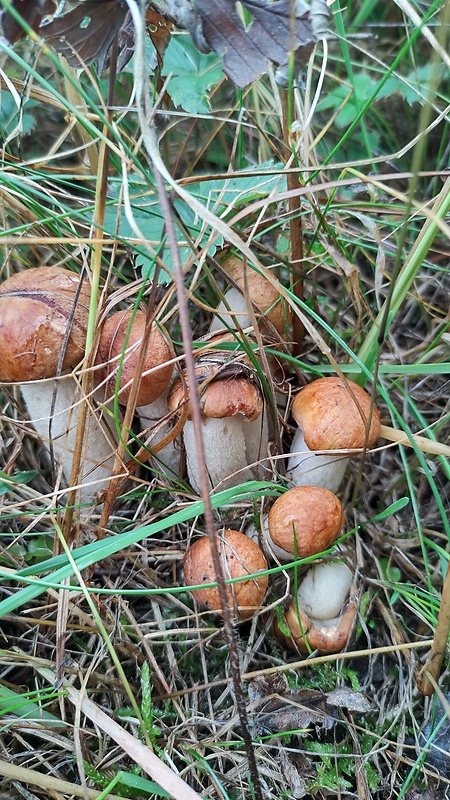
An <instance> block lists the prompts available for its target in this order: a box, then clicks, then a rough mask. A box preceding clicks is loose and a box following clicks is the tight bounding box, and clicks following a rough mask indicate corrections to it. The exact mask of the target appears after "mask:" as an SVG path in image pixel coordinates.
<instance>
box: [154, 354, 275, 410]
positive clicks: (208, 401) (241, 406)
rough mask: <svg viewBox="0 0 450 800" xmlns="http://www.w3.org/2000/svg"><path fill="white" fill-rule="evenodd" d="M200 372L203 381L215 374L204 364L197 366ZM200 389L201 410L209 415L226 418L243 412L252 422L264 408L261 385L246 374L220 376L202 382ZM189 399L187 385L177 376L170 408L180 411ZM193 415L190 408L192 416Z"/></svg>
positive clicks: (169, 398) (198, 375)
mask: <svg viewBox="0 0 450 800" xmlns="http://www.w3.org/2000/svg"><path fill="white" fill-rule="evenodd" d="M196 375H197V377H198V379H199V380H200V381H202V380H208V379H209V378H210V377H211V375H212V373H211V372H210V371H208V370H207V368H205V367H200V368H196ZM199 392H200V394H199V404H200V410H201V412H202V414H204V416H205V417H212V418H214V419H224V418H225V417H234V416H236V414H242V415H243V416H244V417H245V418H246V419H247V420H248V421H249V422H251V421H252V420H255V419H258V417H259V416H260V414H261V413H262V410H263V407H264V403H263V398H262V396H261V392H260V390H259V388H258V387H257V385H256V384H255V383H253V382H252V381H249V380H248V379H247V378H245V377H242V376H238V377H230V378H222V379H220V378H217V379H215V380H210V382H209V383H202V382H200V385H199ZM187 401H188V398H187V387H186V385H185V384H183V382H182V381H181V379H180V378H177V379H176V380H175V381H174V383H173V385H172V387H171V390H170V393H169V397H168V400H167V402H168V407H169V410H170V411H179V409H180V408H181V406H182V405H183V404H184V403H186V402H187ZM190 417H191V414H190V411H189V414H188V418H189V419H190Z"/></svg>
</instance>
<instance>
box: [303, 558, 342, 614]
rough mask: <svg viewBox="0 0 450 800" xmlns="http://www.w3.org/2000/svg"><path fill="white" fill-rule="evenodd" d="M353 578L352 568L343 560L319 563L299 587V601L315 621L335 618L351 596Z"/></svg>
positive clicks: (309, 571) (307, 574) (310, 570)
mask: <svg viewBox="0 0 450 800" xmlns="http://www.w3.org/2000/svg"><path fill="white" fill-rule="evenodd" d="M352 581H353V575H352V571H351V569H349V567H347V565H346V564H344V563H343V562H342V561H326V562H325V563H323V564H317V565H316V566H314V567H311V569H309V570H308V572H307V573H306V575H305V577H304V578H303V580H302V582H301V584H300V586H299V588H298V602H299V605H300V606H301V607H302V608H303V610H304V611H306V613H307V614H308V616H309V617H310V618H311V620H312V621H314V622H315V623H318V622H319V620H320V621H322V620H334V618H335V617H337V616H338V615H339V614H340V612H341V610H342V606H343V605H344V603H345V601H346V600H347V598H348V596H349V593H350V589H351V586H352ZM319 627H320V626H319Z"/></svg>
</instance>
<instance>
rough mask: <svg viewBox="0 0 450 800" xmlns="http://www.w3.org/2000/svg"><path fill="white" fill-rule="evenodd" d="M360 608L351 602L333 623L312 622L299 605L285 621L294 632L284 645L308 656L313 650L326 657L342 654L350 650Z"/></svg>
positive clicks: (290, 612)
mask: <svg viewBox="0 0 450 800" xmlns="http://www.w3.org/2000/svg"><path fill="white" fill-rule="evenodd" d="M356 612H357V607H356V603H355V601H354V600H353V599H351V600H349V602H348V603H347V604H346V607H345V609H344V610H343V612H342V614H340V616H338V617H335V618H334V619H332V620H321V621H318V620H314V619H310V617H308V615H307V614H306V612H305V611H304V610H303V609H302V608H300V607H299V608H298V609H297V606H296V603H295V602H292V603H291V605H290V606H289V608H288V610H287V612H286V614H285V616H284V620H285V623H286V624H287V626H288V627H289V630H290V632H291V636H290V637H285V639H284V643H285V644H286V646H287V647H289V648H291V649H295V650H298V651H299V652H300V653H302V654H307V653H309V652H310V651H312V650H319V651H321V652H322V653H339V652H340V651H341V650H343V649H344V647H345V646H346V644H347V642H348V639H349V636H350V633H351V631H352V628H353V624H354V622H355V618H356Z"/></svg>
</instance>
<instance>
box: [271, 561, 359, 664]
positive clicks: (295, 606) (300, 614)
mask: <svg viewBox="0 0 450 800" xmlns="http://www.w3.org/2000/svg"><path fill="white" fill-rule="evenodd" d="M352 583H353V575H352V572H351V570H350V569H349V567H348V566H347V565H346V564H344V563H343V562H342V561H327V562H325V563H324V564H317V565H315V566H314V567H312V568H311V569H309V570H308V572H307V573H306V576H305V577H304V579H303V581H302V582H301V584H300V586H299V588H298V595H297V602H296V601H295V600H293V601H292V603H291V605H290V606H289V608H288V610H287V612H286V613H285V615H284V622H285V625H287V626H288V628H289V631H290V635H288V636H286V635H284V634H283V633H282V631H281V628H280V626H279V624H278V623H275V625H274V632H275V635H276V636H277V638H278V639H279V640H280V641H281V642H282V643H283V644H285V645H286V646H287V647H289V648H291V649H296V650H298V651H299V652H300V653H305V654H306V653H310V652H311V651H312V650H320V651H322V652H324V653H339V652H340V651H341V650H342V649H343V648H344V647H345V645H346V644H347V642H348V639H349V636H350V633H351V631H352V628H353V624H354V621H355V618H356V611H357V606H356V600H355V599H354V597H351V598H350V599H349V595H350V592H351V588H352Z"/></svg>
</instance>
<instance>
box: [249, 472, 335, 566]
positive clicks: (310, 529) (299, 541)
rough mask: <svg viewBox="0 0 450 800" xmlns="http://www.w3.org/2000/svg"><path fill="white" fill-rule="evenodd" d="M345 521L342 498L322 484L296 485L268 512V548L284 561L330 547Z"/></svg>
mask: <svg viewBox="0 0 450 800" xmlns="http://www.w3.org/2000/svg"><path fill="white" fill-rule="evenodd" d="M343 524H344V512H343V509H342V505H341V503H340V501H339V499H338V498H337V497H336V495H335V494H333V493H332V492H330V491H329V490H328V489H324V488H322V487H320V486H294V487H293V488H292V489H288V490H287V492H284V494H282V495H280V496H279V497H277V499H276V500H275V502H274V504H273V506H272V508H271V509H270V511H269V516H268V521H267V528H266V530H265V532H264V533H265V538H266V547H267V549H268V550H269V551H272V553H273V554H274V555H275V556H276V557H277V558H278V559H279V560H280V561H282V562H286V561H292V558H293V557H296V558H307V557H309V556H314V555H317V554H318V553H321V552H323V551H324V550H327V549H328V548H329V547H331V545H332V544H333V542H334V541H335V540H336V539H337V538H338V536H339V534H340V533H341V530H342V526H343Z"/></svg>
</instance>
